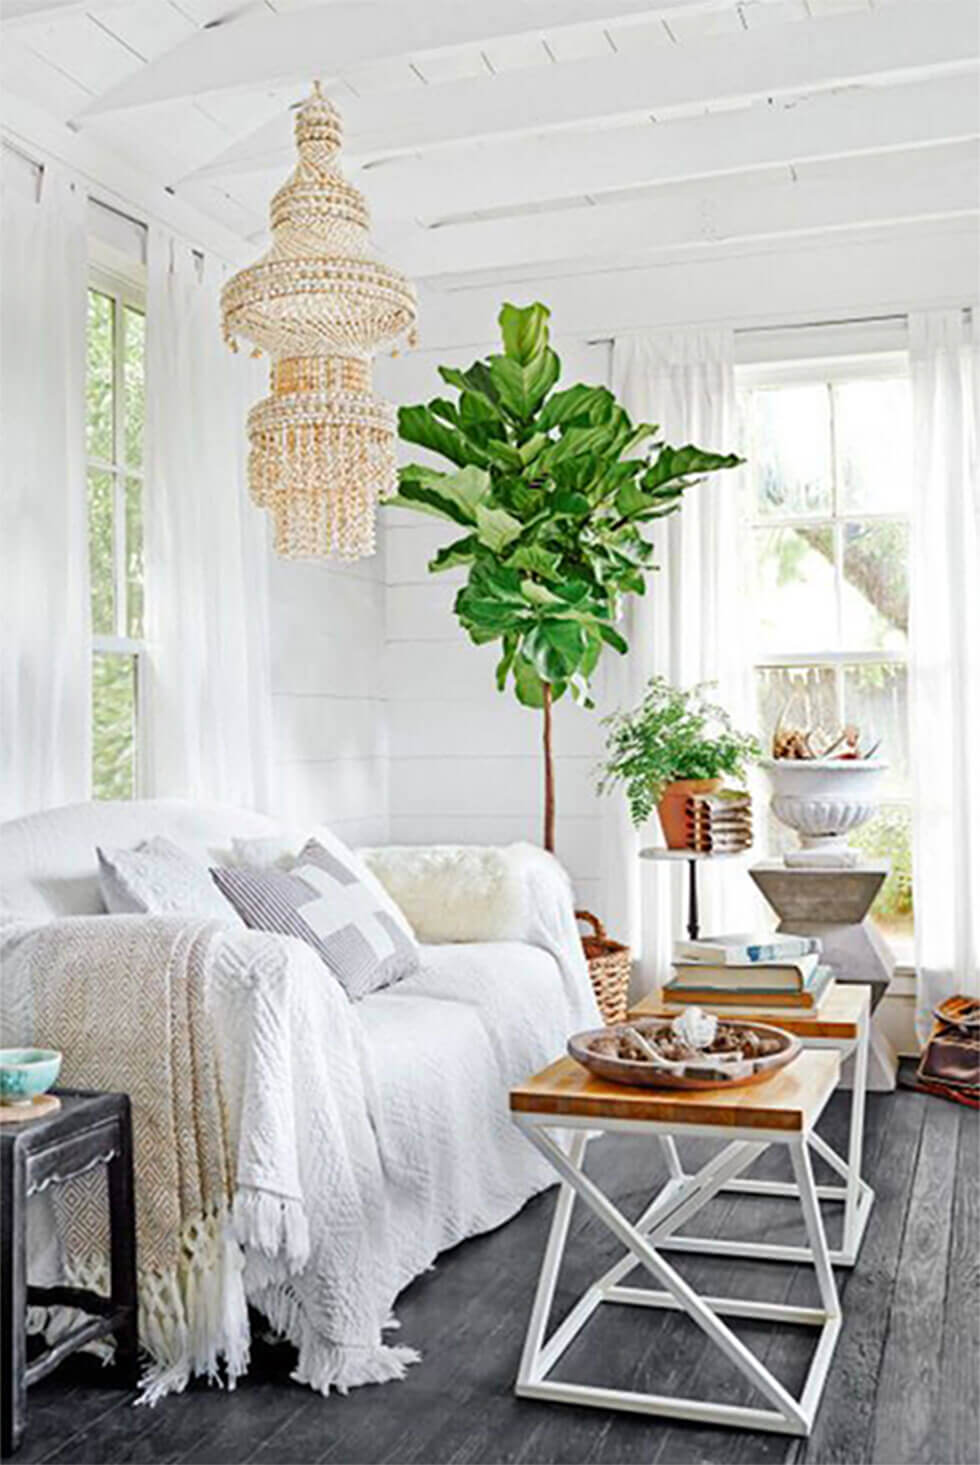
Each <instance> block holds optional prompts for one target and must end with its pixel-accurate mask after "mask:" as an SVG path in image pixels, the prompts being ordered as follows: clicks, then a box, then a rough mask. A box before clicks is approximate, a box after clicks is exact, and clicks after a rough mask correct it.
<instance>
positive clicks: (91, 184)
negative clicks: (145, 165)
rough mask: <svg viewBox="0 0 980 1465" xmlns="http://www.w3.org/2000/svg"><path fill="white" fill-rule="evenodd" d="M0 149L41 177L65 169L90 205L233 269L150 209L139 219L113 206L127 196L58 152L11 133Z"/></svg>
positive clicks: (226, 258) (221, 254)
mask: <svg viewBox="0 0 980 1465" xmlns="http://www.w3.org/2000/svg"><path fill="white" fill-rule="evenodd" d="M0 147H4V148H7V149H9V151H10V152H12V153H13V154H14V156H15V157H18V158H21V159H22V160H23V161H24V162H25V163H29V164H30V166H31V167H32V168H36V169H37V170H38V172H39V174H40V175H41V176H42V178H43V175H44V172H45V169H46V168H47V167H49V165H50V163H54V164H55V166H57V167H61V168H64V170H65V172H66V173H68V174H70V175H72V176H73V177H75V178H77V179H78V181H79V183H80V184H81V185H82V187H83V188H84V189H85V196H86V198H87V199H88V201H89V202H90V203H93V204H95V205H96V206H97V207H98V208H100V209H105V210H106V212H107V213H111V214H116V215H117V216H118V217H119V218H120V219H124V220H125V221H126V223H128V224H133V225H135V227H136V228H138V229H144V230H146V231H147V232H149V230H150V228H151V226H153V225H159V226H160V227H161V228H163V229H165V230H166V231H167V232H168V233H169V234H171V235H176V236H177V237H178V238H180V239H182V240H183V241H184V243H185V244H186V245H187V247H188V248H189V249H190V250H192V251H193V252H194V253H196V254H204V253H207V254H210V255H211V256H212V257H214V258H217V259H220V260H221V261H222V262H223V263H224V264H226V265H232V266H233V265H234V263H235V260H234V258H233V257H232V256H230V255H229V254H227V253H226V252H225V251H224V250H223V249H218V248H213V249H212V248H210V247H207V248H205V246H202V245H201V244H200V242H198V241H194V240H192V239H191V238H190V236H189V235H188V233H187V232H186V231H185V230H184V229H181V228H179V227H178V226H177V225H175V224H172V223H170V222H169V221H168V220H167V219H165V218H163V217H162V216H161V215H160V214H158V213H157V212H156V211H155V210H153V209H152V208H148V209H147V210H146V211H145V213H144V214H143V217H142V218H140V217H138V216H137V215H135V214H132V213H130V212H129V210H128V208H126V207H120V205H119V204H118V203H115V202H111V203H110V202H109V200H110V199H113V200H115V199H123V200H124V195H123V194H121V193H120V192H119V190H118V189H116V188H115V187H114V186H112V185H111V184H107V183H103V182H102V181H101V179H99V178H97V177H96V176H95V174H93V173H91V172H89V171H88V169H87V168H85V167H80V166H79V165H78V164H76V163H71V162H65V161H64V160H63V159H61V158H60V157H59V156H58V155H57V153H55V152H52V151H51V150H50V149H48V148H46V147H44V146H38V147H37V148H36V150H35V145H34V143H33V142H30V143H27V144H23V143H21V142H20V141H19V140H18V139H17V137H16V136H11V135H10V133H4V134H3V135H2V136H0ZM39 155H40V156H39ZM165 192H167V193H171V194H172V193H173V190H172V189H166V190H165Z"/></svg>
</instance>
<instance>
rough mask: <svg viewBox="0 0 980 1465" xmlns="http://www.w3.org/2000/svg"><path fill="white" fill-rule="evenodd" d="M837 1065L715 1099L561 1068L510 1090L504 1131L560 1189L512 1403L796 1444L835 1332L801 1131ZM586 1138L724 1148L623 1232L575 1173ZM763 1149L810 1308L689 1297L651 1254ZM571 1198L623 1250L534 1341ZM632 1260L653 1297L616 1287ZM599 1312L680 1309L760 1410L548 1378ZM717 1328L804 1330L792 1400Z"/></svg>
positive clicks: (787, 1074)
mask: <svg viewBox="0 0 980 1465" xmlns="http://www.w3.org/2000/svg"><path fill="white" fill-rule="evenodd" d="M839 1065H840V1060H839V1057H838V1055H837V1054H836V1053H830V1052H827V1053H819V1052H811V1053H802V1054H801V1055H800V1056H799V1058H797V1059H796V1060H795V1062H794V1063H793V1064H791V1065H790V1066H789V1068H787V1069H784V1070H782V1071H780V1072H778V1073H776V1074H774V1075H773V1076H772V1077H771V1078H769V1079H767V1080H765V1081H764V1082H762V1083H758V1084H755V1085H752V1086H746V1087H743V1088H741V1089H738V1090H734V1091H727V1090H726V1091H723V1092H721V1093H719V1092H717V1091H709V1092H702V1093H682V1092H680V1091H674V1092H669V1091H667V1092H664V1091H661V1092H657V1091H654V1090H649V1089H631V1088H623V1087H621V1086H619V1085H616V1084H609V1083H605V1082H603V1081H602V1080H598V1079H594V1078H592V1077H590V1075H588V1074H587V1073H586V1072H585V1070H584V1069H582V1068H581V1067H580V1066H579V1065H578V1064H577V1063H574V1062H573V1061H572V1060H571V1059H568V1058H564V1059H559V1061H558V1062H557V1063H553V1064H552V1065H551V1066H550V1068H547V1069H545V1070H544V1071H543V1072H542V1073H540V1074H537V1075H536V1076H535V1077H534V1078H532V1079H530V1080H528V1082H527V1083H526V1084H524V1085H522V1086H520V1087H519V1088H517V1089H514V1090H513V1091H512V1093H511V1110H512V1113H513V1118H514V1120H515V1122H516V1123H517V1125H518V1126H519V1127H520V1129H521V1130H522V1132H523V1133H524V1134H525V1135H526V1136H527V1138H528V1139H529V1140H530V1141H531V1143H532V1144H533V1145H535V1146H536V1147H537V1148H538V1149H539V1150H540V1151H541V1153H542V1154H543V1155H544V1156H545V1158H546V1159H547V1160H548V1161H549V1162H550V1163H551V1164H552V1165H553V1167H554V1169H555V1170H556V1171H557V1173H558V1175H559V1176H560V1178H561V1181H562V1185H561V1190H560V1192H559V1196H558V1201H557V1204H556V1207H555V1214H554V1219H553V1221H552V1225H551V1232H550V1235H549V1237H548V1243H547V1247H546V1249H545V1254H544V1260H543V1262H542V1266H541V1274H540V1277H539V1279H538V1286H537V1290H536V1293H535V1298H534V1304H533V1307H532V1311H531V1319H530V1322H529V1325H528V1331H527V1338H526V1340H525V1344H524V1351H523V1354H522V1357H521V1362H520V1369H519V1373H518V1378H517V1385H516V1392H517V1393H518V1394H520V1395H522V1396H524V1397H527V1398H532V1399H546V1400H552V1401H556V1402H561V1403H567V1404H591V1405H595V1406H599V1407H602V1408H610V1409H625V1410H631V1411H633V1412H639V1413H645V1414H657V1415H663V1416H666V1417H669V1418H673V1419H690V1420H696V1421H701V1422H708V1423H712V1424H723V1425H736V1426H740V1427H743V1428H747V1429H757V1430H772V1431H776V1432H780V1433H785V1434H795V1435H806V1434H809V1432H810V1429H811V1427H812V1424H813V1420H814V1416H815V1414H816V1411H817V1406H818V1404H819V1402H820V1396H821V1394H822V1392H823V1386H824V1383H825V1381H826V1378H827V1371H828V1369H829V1366H830V1361H831V1358H832V1356H833V1351H834V1347H835V1345H836V1342H837V1336H838V1333H839V1331H840V1326H841V1316H840V1306H839V1303H838V1299H837V1289H836V1286H835V1283H834V1275H833V1271H832V1270H831V1263H830V1256H829V1253H828V1250H827V1242H826V1238H825V1236H824V1230H823V1220H822V1217H821V1214H820V1205H819V1201H818V1197H817V1187H816V1186H815V1184H814V1180H813V1172H812V1169H811V1166H810V1150H809V1146H810V1143H811V1142H812V1129H813V1124H814V1123H815V1122H816V1119H817V1118H818V1117H819V1114H820V1112H821V1110H822V1109H823V1107H824V1104H825V1103H826V1101H827V1099H828V1097H829V1096H830V1094H831V1093H832V1092H833V1089H834V1087H835V1086H836V1083H837V1079H838V1075H839ZM563 1130H565V1131H570V1133H571V1139H570V1143H569V1144H568V1146H567V1148H566V1147H564V1146H563V1145H562V1144H560V1143H559V1142H558V1139H557V1138H556V1132H560V1131H563ZM596 1133H609V1134H618V1133H643V1134H646V1135H649V1136H650V1137H651V1138H664V1137H668V1138H672V1137H674V1136H675V1135H677V1134H679V1133H684V1134H690V1135H699V1136H701V1137H707V1138H714V1139H724V1140H727V1141H728V1143H727V1144H726V1145H725V1147H724V1149H722V1150H721V1152H720V1153H719V1154H717V1155H715V1156H714V1157H713V1158H712V1159H711V1160H709V1161H708V1163H707V1164H705V1165H704V1166H703V1167H702V1168H701V1169H700V1170H699V1171H698V1172H697V1173H696V1174H695V1175H684V1176H677V1175H675V1176H672V1177H671V1178H670V1179H668V1181H667V1183H666V1185H665V1186H664V1188H663V1189H662V1190H661V1192H660V1193H659V1195H658V1196H657V1197H656V1198H655V1199H654V1200H653V1201H652V1202H651V1204H650V1205H649V1206H648V1207H647V1209H646V1211H645V1212H644V1213H643V1215H642V1216H641V1217H640V1219H639V1220H638V1221H636V1222H635V1223H633V1222H630V1221H628V1220H627V1219H626V1217H625V1216H623V1214H622V1213H621V1211H619V1209H618V1208H617V1207H616V1206H615V1205H614V1204H613V1202H612V1201H611V1200H610V1199H609V1198H608V1196H606V1195H605V1194H604V1193H603V1191H602V1190H601V1189H600V1188H599V1187H598V1186H597V1185H596V1183H595V1182H594V1181H593V1180H592V1179H590V1177H589V1176H587V1175H586V1174H585V1171H584V1169H583V1160H584V1156H585V1151H586V1147H587V1144H588V1141H589V1139H590V1138H591V1137H592V1136H594V1135H595V1134H596ZM770 1144H782V1145H785V1146H786V1148H787V1150H788V1153H789V1156H790V1160H791V1162H792V1166H793V1173H794V1176H795V1181H796V1187H797V1192H798V1195H799V1199H800V1204H801V1208H802V1212H803V1220H804V1223H805V1226H806V1235H807V1240H808V1247H807V1248H803V1249H802V1250H803V1254H804V1256H805V1258H806V1259H807V1260H809V1261H810V1262H811V1264H812V1265H813V1267H814V1270H815V1273H816V1279H817V1284H818V1288H819V1293H820V1302H821V1306H820V1307H790V1306H786V1305H784V1304H781V1303H778V1304H777V1303H769V1302H760V1301H756V1300H753V1299H747V1298H735V1297H715V1296H708V1297H705V1296H701V1295H699V1294H698V1293H697V1292H696V1291H695V1290H694V1289H693V1288H692V1287H691V1286H690V1285H689V1284H688V1283H687V1282H686V1281H685V1280H684V1278H683V1277H681V1276H680V1274H679V1273H678V1272H677V1271H676V1270H675V1269H674V1268H673V1267H672V1266H671V1265H670V1263H669V1262H668V1261H667V1259H666V1258H665V1257H664V1256H663V1255H662V1245H663V1240H664V1238H665V1237H668V1236H669V1235H670V1234H671V1232H672V1231H673V1230H674V1229H675V1228H676V1227H678V1226H680V1225H682V1224H683V1223H684V1222H685V1221H686V1220H688V1219H690V1217H691V1216H693V1215H695V1214H696V1213H697V1212H698V1211H699V1210H700V1209H701V1208H702V1206H704V1205H705V1204H707V1202H708V1201H709V1200H710V1199H711V1198H712V1196H714V1195H717V1194H718V1192H719V1191H720V1190H721V1189H722V1188H723V1187H724V1186H726V1185H728V1184H730V1183H732V1182H734V1181H735V1180H736V1179H737V1177H738V1176H739V1175H740V1174H741V1172H742V1171H743V1170H745V1169H746V1168H747V1167H748V1166H749V1165H751V1164H752V1162H753V1161H754V1160H755V1159H756V1158H757V1157H758V1155H759V1154H760V1153H761V1152H762V1150H764V1149H765V1147H766V1146H767V1145H770ZM576 1197H579V1198H580V1199H581V1200H582V1201H584V1202H585V1204H586V1205H587V1206H589V1208H590V1209H591V1210H592V1211H594V1212H595V1214H596V1215H597V1216H598V1217H599V1219H600V1220H601V1221H603V1222H604V1224H605V1225H606V1226H607V1227H608V1228H609V1230H610V1231H611V1232H612V1233H613V1234H614V1235H615V1236H616V1237H617V1238H618V1239H619V1240H620V1241H621V1242H622V1243H623V1245H624V1246H625V1247H626V1251H625V1253H624V1255H623V1256H622V1258H621V1259H620V1260H619V1261H618V1262H616V1263H615V1265H614V1266H612V1267H610V1268H609V1269H608V1270H607V1271H605V1272H604V1273H603V1274H602V1276H600V1277H599V1278H597V1280H596V1281H595V1282H593V1283H592V1284H591V1286H589V1287H588V1288H586V1290H585V1292H584V1293H583V1294H582V1296H581V1297H580V1298H579V1300H578V1301H577V1302H576V1303H575V1305H574V1306H573V1307H572V1309H571V1311H570V1312H569V1313H568V1315H567V1316H566V1317H565V1319H564V1321H563V1322H562V1323H561V1324H560V1325H559V1326H558V1327H557V1328H556V1329H555V1330H554V1331H553V1332H552V1334H551V1336H550V1337H548V1336H547V1329H548V1322H549V1317H550V1313H551V1308H552V1303H553V1301H554V1295H555V1287H556V1284H557V1281H558V1274H559V1271H560V1268H561V1263H562V1257H563V1255H564V1251H565V1244H566V1242H567V1239H568V1232H569V1224H570V1221H571V1216H572V1209H573V1206H574V1203H575V1199H576ZM637 1263H639V1264H640V1265H642V1266H643V1267H645V1268H646V1270H647V1272H649V1273H650V1275H651V1276H652V1278H653V1279H654V1281H655V1282H656V1283H657V1284H658V1285H657V1287H656V1289H649V1288H644V1287H630V1286H624V1285H623V1279H624V1278H625V1277H627V1276H628V1275H629V1273H630V1272H631V1271H632V1270H633V1268H634V1267H635V1266H636V1265H637ZM602 1303H612V1304H622V1305H628V1306H639V1307H651V1308H669V1309H673V1310H676V1311H682V1312H685V1313H686V1314H687V1315H688V1316H689V1317H690V1318H692V1319H693V1321H694V1322H696V1323H697V1324H698V1326H699V1327H700V1328H702V1329H703V1331H704V1332H705V1334H706V1335H707V1336H708V1337H709V1338H710V1339H711V1340H712V1341H713V1342H714V1343H715V1344H717V1346H718V1347H719V1348H720V1349H721V1350H722V1351H723V1352H724V1353H725V1355H726V1356H727V1357H728V1358H729V1359H730V1360H731V1361H732V1363H734V1364H735V1365H736V1367H738V1368H739V1369H740V1370H741V1372H742V1373H743V1374H744V1375H745V1377H746V1378H747V1379H748V1380H749V1381H750V1382H751V1383H752V1384H754V1385H755V1386H756V1388H757V1389H758V1390H759V1391H760V1393H761V1394H762V1395H763V1397H764V1398H765V1399H766V1400H767V1401H768V1404H769V1405H770V1407H769V1408H753V1407H749V1406H747V1405H738V1404H726V1403H723V1402H720V1401H702V1400H698V1399H690V1398H677V1397H674V1396H670V1395H664V1394H650V1393H639V1392H636V1391H631V1390H625V1389H618V1388H608V1387H600V1386H597V1385H594V1384H579V1383H565V1382H562V1381H560V1380H556V1379H552V1378H549V1377H548V1375H549V1374H550V1373H551V1371H552V1370H553V1368H554V1367H555V1365H556V1364H557V1362H558V1360H559V1359H560V1358H561V1356H562V1354H563V1353H565V1351H566V1350H567V1348H568V1347H569V1345H570V1344H571V1342H572V1341H573V1339H574V1338H576V1337H577V1336H578V1334H579V1333H580V1332H581V1331H582V1329H583V1328H584V1327H585V1326H586V1324H587V1323H588V1320H589V1318H590V1317H591V1316H592V1314H593V1313H594V1312H595V1310H596V1308H597V1307H599V1306H600V1305H601V1304H602ZM726 1317H741V1318H755V1319H760V1320H762V1321H766V1322H772V1323H778V1324H787V1323H789V1324H801V1325H803V1326H810V1327H813V1328H815V1329H817V1330H818V1333H817V1343H816V1348H815V1351H814V1354H813V1357H812V1359H811V1362H810V1367H809V1371H808V1373H807V1378H806V1382H805V1384H804V1387H803V1391H802V1393H801V1395H800V1397H799V1398H798V1399H797V1398H794V1397H793V1395H792V1394H790V1393H789V1391H788V1390H787V1389H786V1388H785V1387H784V1386H783V1385H782V1384H781V1383H780V1382H779V1380H778V1379H777V1378H776V1377H775V1376H774V1375H773V1374H772V1373H771V1372H770V1371H769V1370H768V1369H767V1368H766V1367H765V1366H764V1364H763V1363H762V1362H761V1361H760V1360H759V1358H758V1357H757V1356H756V1355H755V1354H754V1353H753V1352H752V1351H751V1349H749V1348H748V1347H746V1345H745V1344H744V1343H743V1342H742V1341H741V1340H740V1339H739V1338H738V1337H737V1336H736V1335H735V1333H733V1332H732V1330H731V1328H730V1327H729V1326H728V1324H727V1323H726V1322H725V1321H724V1319H725V1318H726Z"/></svg>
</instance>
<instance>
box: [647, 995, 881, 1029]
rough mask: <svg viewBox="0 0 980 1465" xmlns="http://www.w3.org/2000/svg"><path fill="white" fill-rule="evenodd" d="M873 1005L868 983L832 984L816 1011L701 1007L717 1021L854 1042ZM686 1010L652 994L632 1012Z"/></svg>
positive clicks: (728, 1006)
mask: <svg viewBox="0 0 980 1465" xmlns="http://www.w3.org/2000/svg"><path fill="white" fill-rule="evenodd" d="M870 1003H871V988H870V987H869V986H868V985H867V983H866V982H830V983H829V984H828V986H827V990H826V992H825V993H824V994H823V996H822V997H821V999H820V1003H819V1005H818V1006H817V1007H816V1008H815V1009H814V1010H813V1011H812V1012H810V1011H799V1010H795V1011H794V1009H792V1008H785V1009H783V1008H781V1009H780V1010H779V1012H778V1013H777V1012H775V1011H774V1010H770V1011H769V1012H759V1011H758V1010H757V1009H756V1008H754V1007H752V1005H751V999H750V997H748V996H747V997H746V1002H745V1006H744V1007H737V1008H736V1007H733V1006H732V1005H731V1004H730V1003H725V1004H723V1005H722V1004H719V1005H718V1006H716V1007H712V1006H711V1003H710V1002H701V1003H699V1004H698V1005H699V1006H700V1007H703V1008H705V1009H706V1011H708V1012H714V1013H715V1015H716V1017H730V1018H747V1019H748V1020H749V1021H755V1022H767V1023H770V1024H771V1025H772V1026H773V1027H777V1028H782V1029H783V1031H784V1032H787V1033H794V1034H795V1035H796V1037H798V1038H841V1039H844V1040H847V1039H854V1038H856V1037H857V1035H858V1029H859V1026H860V1022H861V1016H862V1013H864V1012H865V1011H866V1009H868V1008H869V1006H870ZM683 1010H684V1009H683V1007H682V1006H681V1005H679V1004H677V1003H673V1004H672V1003H671V1002H669V1001H667V1000H665V999H664V998H663V996H662V995H661V994H660V993H658V992H651V993H650V995H649V996H648V997H644V998H643V1000H642V1002H638V1003H637V1004H636V1006H635V1007H633V1008H631V1009H630V1016H631V1017H648V1016H650V1015H651V1014H654V1013H660V1012H662V1013H667V1014H669V1015H670V1016H674V1015H675V1014H676V1013H678V1012H683Z"/></svg>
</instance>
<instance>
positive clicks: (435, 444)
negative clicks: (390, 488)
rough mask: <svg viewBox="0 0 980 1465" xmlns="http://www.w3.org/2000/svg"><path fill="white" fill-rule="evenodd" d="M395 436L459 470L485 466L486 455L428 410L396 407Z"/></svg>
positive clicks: (424, 408)
mask: <svg viewBox="0 0 980 1465" xmlns="http://www.w3.org/2000/svg"><path fill="white" fill-rule="evenodd" d="M398 435H399V437H401V439H402V441H403V442H406V443H416V444H417V445H418V446H419V447H420V448H428V449H429V451H430V452H432V453H438V454H439V455H440V456H441V457H443V458H448V459H449V460H450V462H452V463H458V464H459V466H460V467H461V468H465V467H466V466H467V465H468V464H471V463H474V464H476V465H477V466H478V467H480V468H483V467H485V466H486V462H487V459H486V455H485V454H484V453H482V452H481V451H480V449H479V448H477V447H476V446H475V445H474V444H473V443H471V442H470V441H469V439H468V438H465V437H464V436H463V434H462V433H461V432H458V431H456V430H455V429H454V428H452V427H450V426H448V425H447V424H446V423H445V422H440V420H439V418H438V417H437V416H436V415H435V413H434V412H432V411H431V410H430V408H428V407H425V406H418V407H399V409H398Z"/></svg>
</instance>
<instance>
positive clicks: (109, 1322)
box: [0, 1089, 139, 1455]
mask: <svg viewBox="0 0 980 1465" xmlns="http://www.w3.org/2000/svg"><path fill="white" fill-rule="evenodd" d="M56 1092H57V1093H58V1096H59V1098H60V1099H61V1108H60V1110H58V1112H57V1113H55V1114H52V1115H50V1116H49V1117H47V1118H42V1119H34V1120H30V1119H29V1120H25V1122H24V1123H23V1124H4V1125H3V1126H2V1127H0V1183H2V1198H0V1241H2V1246H0V1269H2V1277H0V1281H2V1286H3V1296H2V1301H0V1390H2V1420H0V1434H2V1440H0V1446H2V1449H3V1453H4V1455H9V1454H11V1453H12V1452H13V1451H14V1450H16V1449H17V1447H18V1445H19V1444H20V1441H21V1437H22V1435H23V1433H24V1425H25V1423H26V1417H27V1389H28V1386H29V1385H30V1384H33V1383H36V1382H37V1381H38V1380H39V1379H42V1378H44V1377H45V1375H46V1374H49V1373H50V1372H51V1370H52V1369H53V1368H57V1366H58V1364H59V1363H61V1362H62V1360H63V1359H65V1358H66V1357H67V1356H68V1354H69V1353H74V1352H75V1351H76V1349H78V1348H81V1347H82V1346H83V1345H84V1344H86V1343H91V1342H94V1340H95V1339H96V1338H104V1337H107V1336H108V1335H109V1334H113V1335H114V1336H115V1339H116V1365H117V1368H118V1370H119V1376H120V1377H121V1379H122V1380H123V1381H124V1382H125V1383H126V1384H127V1385H130V1386H135V1384H136V1383H137V1382H138V1375H139V1366H138V1360H137V1349H138V1333H137V1293H136V1209H135V1199H134V1191H133V1132H132V1122H131V1117H130V1107H129V1097H128V1095H126V1094H95V1093H86V1092H84V1091H82V1090H79V1089H61V1090H57V1091H56ZM95 1165H105V1166H106V1167H107V1171H106V1174H107V1180H108V1186H109V1231H110V1240H111V1247H112V1254H111V1264H110V1276H111V1283H110V1287H111V1290H110V1295H109V1296H108V1297H102V1296H100V1295H99V1294H98V1293H96V1292H89V1291H87V1290H85V1289H84V1288H81V1287H29V1286H28V1285H27V1216H26V1211H27V1201H28V1197H30V1196H32V1195H36V1194H37V1193H38V1192H40V1191H42V1190H47V1188H48V1187H49V1186H50V1185H60V1184H62V1183H63V1182H65V1181H68V1180H71V1179H72V1178H73V1177H74V1176H76V1175H81V1174H82V1173H83V1172H84V1171H86V1170H91V1169H92V1168H93V1167H94V1166H95ZM28 1304H35V1305H37V1306H41V1307H54V1306H58V1305H62V1306H65V1307H74V1308H78V1309H79V1310H80V1311H82V1312H85V1313H87V1314H89V1316H88V1317H86V1318H85V1320H84V1321H82V1322H80V1323H78V1324H76V1326H74V1327H73V1328H71V1329H70V1331H69V1332H67V1333H66V1334H65V1335H64V1336H63V1337H61V1338H60V1339H59V1340H58V1342H57V1343H56V1344H55V1345H54V1346H53V1347H51V1348H48V1349H47V1350H46V1351H45V1352H44V1353H41V1354H40V1355H39V1356H38V1357H37V1358H35V1359H34V1360H33V1361H32V1362H31V1363H28V1362H27V1308H28Z"/></svg>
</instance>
